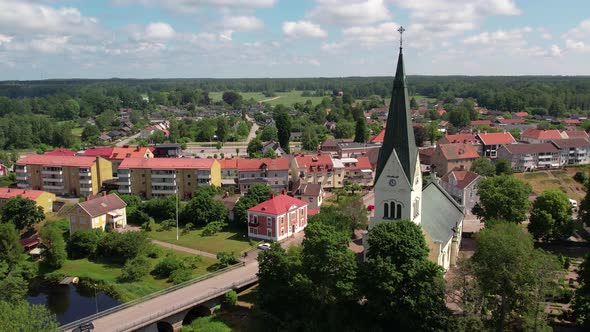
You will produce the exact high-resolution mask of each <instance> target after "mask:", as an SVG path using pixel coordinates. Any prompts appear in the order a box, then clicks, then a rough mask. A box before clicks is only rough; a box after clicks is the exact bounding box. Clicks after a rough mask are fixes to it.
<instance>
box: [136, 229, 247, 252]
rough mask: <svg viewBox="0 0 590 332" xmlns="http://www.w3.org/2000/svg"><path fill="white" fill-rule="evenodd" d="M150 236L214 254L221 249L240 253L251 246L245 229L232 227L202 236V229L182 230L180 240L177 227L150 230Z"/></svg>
mask: <svg viewBox="0 0 590 332" xmlns="http://www.w3.org/2000/svg"><path fill="white" fill-rule="evenodd" d="M148 237H149V238H151V239H154V240H159V241H162V242H168V243H172V244H176V245H179V246H183V247H188V248H192V249H196V250H201V251H205V252H209V253H212V254H216V253H217V252H220V251H233V252H234V253H236V254H238V253H240V252H241V251H244V250H247V249H249V248H250V241H249V240H248V235H247V234H246V233H245V232H244V231H242V232H237V231H235V230H231V229H230V230H226V231H224V232H219V233H217V234H216V235H213V236H201V229H197V230H194V231H192V232H190V233H189V234H182V230H181V231H180V238H179V240H178V241H176V229H171V230H169V231H162V232H157V231H151V232H148Z"/></svg>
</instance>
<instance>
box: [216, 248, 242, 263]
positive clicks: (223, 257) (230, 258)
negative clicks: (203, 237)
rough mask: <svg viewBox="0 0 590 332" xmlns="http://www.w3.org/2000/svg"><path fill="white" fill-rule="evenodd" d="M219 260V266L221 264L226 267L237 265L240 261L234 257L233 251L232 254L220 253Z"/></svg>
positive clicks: (218, 254)
mask: <svg viewBox="0 0 590 332" xmlns="http://www.w3.org/2000/svg"><path fill="white" fill-rule="evenodd" d="M217 260H218V261H219V264H221V265H222V266H224V267H226V266H230V265H233V264H236V263H237V262H238V259H237V258H236V256H235V255H234V252H233V251H232V252H227V251H220V252H218V253H217Z"/></svg>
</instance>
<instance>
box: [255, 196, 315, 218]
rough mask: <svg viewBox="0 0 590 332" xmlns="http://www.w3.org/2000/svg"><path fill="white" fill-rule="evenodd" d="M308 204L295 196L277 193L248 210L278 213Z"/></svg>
mask: <svg viewBox="0 0 590 332" xmlns="http://www.w3.org/2000/svg"><path fill="white" fill-rule="evenodd" d="M306 205H307V203H305V202H304V201H302V200H300V199H297V198H295V197H291V196H288V195H277V196H275V197H273V198H271V199H269V200H266V201H264V202H262V203H260V204H258V205H256V206H254V207H251V208H249V209H248V212H261V213H268V214H275V215H277V214H283V213H285V212H288V211H289V210H291V209H293V208H299V207H302V206H306Z"/></svg>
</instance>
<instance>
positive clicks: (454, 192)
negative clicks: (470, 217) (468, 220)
mask: <svg viewBox="0 0 590 332" xmlns="http://www.w3.org/2000/svg"><path fill="white" fill-rule="evenodd" d="M440 180H441V181H440V182H441V185H442V187H443V188H444V189H445V190H446V191H447V192H448V193H449V194H450V195H451V196H452V197H453V198H454V199H455V200H456V201H457V203H459V204H461V205H463V207H464V208H465V213H467V214H471V210H472V209H473V207H474V206H475V204H477V203H478V202H479V193H478V192H477V184H478V183H479V182H480V181H481V180H482V177H481V176H480V175H479V174H477V173H475V172H472V171H468V170H466V169H465V168H455V169H453V170H451V171H450V172H448V173H447V174H445V175H443V177H442V178H441V179H440Z"/></svg>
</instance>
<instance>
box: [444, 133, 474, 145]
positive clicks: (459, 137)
mask: <svg viewBox="0 0 590 332" xmlns="http://www.w3.org/2000/svg"><path fill="white" fill-rule="evenodd" d="M449 143H471V144H477V143H479V141H478V140H477V137H475V134H455V135H447V136H445V137H442V138H441V139H439V140H438V144H449Z"/></svg>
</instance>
